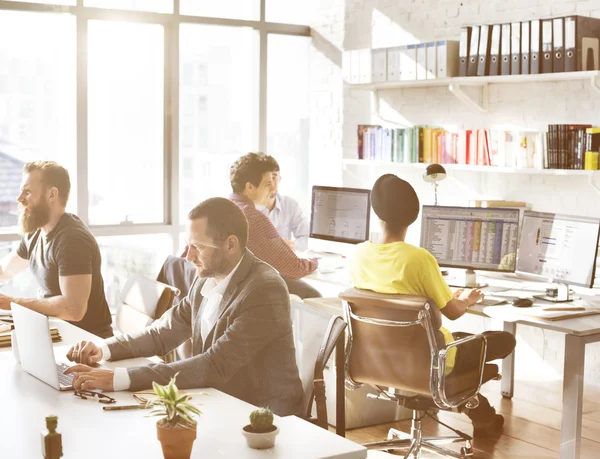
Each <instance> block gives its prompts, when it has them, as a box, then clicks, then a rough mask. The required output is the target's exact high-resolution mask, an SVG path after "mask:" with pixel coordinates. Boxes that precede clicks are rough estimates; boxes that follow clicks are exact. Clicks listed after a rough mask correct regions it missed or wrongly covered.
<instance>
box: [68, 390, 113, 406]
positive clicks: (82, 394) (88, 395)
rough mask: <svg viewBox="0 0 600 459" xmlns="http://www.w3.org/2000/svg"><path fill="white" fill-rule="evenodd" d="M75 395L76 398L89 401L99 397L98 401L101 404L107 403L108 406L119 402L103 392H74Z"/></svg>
mask: <svg viewBox="0 0 600 459" xmlns="http://www.w3.org/2000/svg"><path fill="white" fill-rule="evenodd" d="M73 395H75V397H79V398H82V399H84V400H87V399H88V398H94V397H98V401H99V402H100V403H106V404H111V403H116V402H117V401H116V400H115V399H114V398H112V397H111V396H109V395H106V394H103V393H101V392H94V391H91V390H76V391H75V392H73Z"/></svg>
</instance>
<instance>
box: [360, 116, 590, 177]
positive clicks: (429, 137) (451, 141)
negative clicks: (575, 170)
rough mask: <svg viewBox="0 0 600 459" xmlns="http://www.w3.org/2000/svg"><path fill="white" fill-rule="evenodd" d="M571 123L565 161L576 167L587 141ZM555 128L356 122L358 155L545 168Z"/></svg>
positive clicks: (553, 154)
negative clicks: (450, 127)
mask: <svg viewBox="0 0 600 459" xmlns="http://www.w3.org/2000/svg"><path fill="white" fill-rule="evenodd" d="M572 126H573V128H572V129H571V134H570V137H569V139H570V144H569V148H570V153H569V154H568V157H569V158H570V159H569V161H570V162H569V164H571V165H573V166H574V165H576V164H580V163H582V162H583V159H584V150H585V145H586V142H585V136H584V132H583V127H581V125H572ZM555 127H556V126H554V125H553V126H550V129H549V133H548V134H546V133H543V132H531V131H505V130H490V129H464V130H459V131H458V132H451V131H447V130H445V129H441V128H439V127H433V126H414V127H410V128H387V127H382V126H378V125H359V126H358V129H357V133H358V158H359V159H364V160H376V161H384V162H389V161H391V162H397V163H427V164H430V163H442V164H467V165H473V166H497V167H511V168H533V169H544V168H547V167H552V165H553V164H555V163H556V161H557V160H558V158H559V149H558V146H557V145H558V143H557V142H558V141H557V139H558V135H559V131H558V129H555ZM563 131H564V133H563V137H564V138H565V139H567V132H568V129H567V128H566V125H565V128H564V129H563ZM563 137H561V139H562V138H563ZM563 156H565V155H564V154H563ZM565 157H566V156H565ZM565 161H566V160H565ZM580 167H582V166H580Z"/></svg>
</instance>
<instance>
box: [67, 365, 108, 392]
mask: <svg viewBox="0 0 600 459" xmlns="http://www.w3.org/2000/svg"><path fill="white" fill-rule="evenodd" d="M65 374H66V375H70V374H74V376H73V389H75V390H103V391H106V392H112V391H113V390H114V386H113V380H114V377H115V376H114V375H115V373H114V371H112V370H104V369H94V368H92V367H88V366H87V365H82V364H79V365H73V366H72V367H70V368H68V369H67V370H65Z"/></svg>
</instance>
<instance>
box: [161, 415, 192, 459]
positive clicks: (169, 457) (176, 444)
mask: <svg viewBox="0 0 600 459" xmlns="http://www.w3.org/2000/svg"><path fill="white" fill-rule="evenodd" d="M156 436H157V438H158V440H159V441H160V444H161V446H162V451H163V456H164V458H165V459H190V456H191V455H192V446H194V440H195V439H196V424H194V425H193V426H190V427H185V426H181V425H178V426H176V427H171V426H168V425H165V424H163V420H162V419H161V420H160V421H158V422H157V423H156Z"/></svg>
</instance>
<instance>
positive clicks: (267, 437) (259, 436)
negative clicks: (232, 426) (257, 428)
mask: <svg viewBox="0 0 600 459" xmlns="http://www.w3.org/2000/svg"><path fill="white" fill-rule="evenodd" d="M246 427H250V425H249V424H248V425H247V426H245V427H244V428H242V435H243V436H244V437H246V443H248V446H249V447H250V448H254V449H269V448H273V446H275V437H276V436H277V434H278V433H279V427H277V426H275V430H273V431H271V432H266V433H253V432H248V431H247V430H246Z"/></svg>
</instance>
